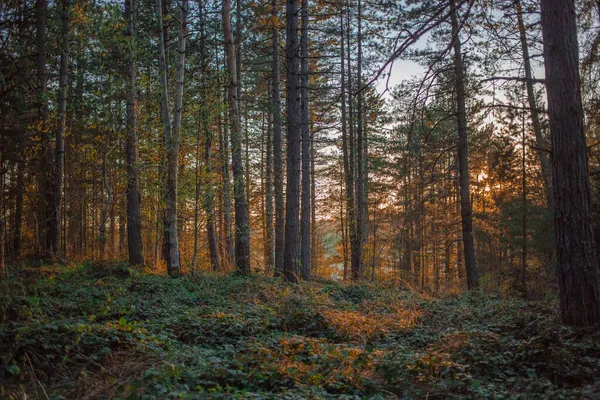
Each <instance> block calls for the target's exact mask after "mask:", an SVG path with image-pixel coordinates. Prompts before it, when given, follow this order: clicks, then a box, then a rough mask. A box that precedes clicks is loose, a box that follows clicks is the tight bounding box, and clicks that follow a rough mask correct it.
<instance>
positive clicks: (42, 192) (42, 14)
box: [35, 0, 54, 258]
mask: <svg viewBox="0 0 600 400" xmlns="http://www.w3.org/2000/svg"><path fill="white" fill-rule="evenodd" d="M35 11H36V50H37V77H38V116H39V129H38V131H39V137H40V156H39V163H40V165H39V171H38V190H39V202H40V203H39V204H40V206H39V207H38V213H37V220H38V228H39V229H38V241H39V244H40V246H39V247H40V248H39V250H40V256H41V257H42V258H44V257H48V255H49V252H50V248H49V246H48V245H49V243H48V237H49V229H48V228H49V223H50V218H51V216H52V212H53V211H52V210H53V203H54V198H53V197H54V196H53V187H52V186H53V182H52V174H51V172H52V171H51V170H50V171H48V169H49V168H50V169H51V168H52V167H51V166H52V165H53V162H52V155H51V151H50V132H49V126H48V125H49V124H48V113H49V112H48V99H47V91H48V88H47V86H48V76H47V73H46V20H47V15H46V13H47V5H46V0H36V7H35ZM50 255H51V254H50Z"/></svg>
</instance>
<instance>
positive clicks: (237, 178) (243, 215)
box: [223, 0, 250, 274]
mask: <svg viewBox="0 0 600 400" xmlns="http://www.w3.org/2000/svg"><path fill="white" fill-rule="evenodd" d="M223 33H224V37H225V52H226V54H227V57H226V59H227V71H228V73H229V91H228V98H229V117H230V122H231V158H232V160H231V164H232V165H231V166H232V169H233V200H234V203H235V264H236V269H237V271H238V273H240V274H249V273H250V232H249V218H248V205H247V203H246V195H245V193H244V192H245V185H244V165H243V160H242V140H241V134H242V132H241V126H240V125H241V118H240V107H239V103H238V100H239V99H238V91H237V86H238V82H237V69H236V67H237V66H236V49H235V43H234V41H233V33H232V30H231V1H230V0H224V1H223Z"/></svg>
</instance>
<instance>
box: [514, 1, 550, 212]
mask: <svg viewBox="0 0 600 400" xmlns="http://www.w3.org/2000/svg"><path fill="white" fill-rule="evenodd" d="M515 9H516V12H517V23H518V25H519V38H520V40H521V52H522V53H523V69H524V70H525V87H526V89H527V101H528V102H529V108H530V109H531V111H530V112H531V122H532V125H533V132H534V134H535V145H536V147H537V148H539V149H542V148H544V147H546V139H545V138H544V134H543V131H542V123H541V122H540V116H539V112H538V110H537V109H538V106H537V102H536V100H535V91H534V90H533V76H532V73H531V71H532V69H531V57H530V56H529V45H528V44H527V31H526V29H525V23H524V22H523V9H522V7H521V1H520V0H515ZM537 155H538V158H539V160H540V165H541V167H542V177H543V178H544V194H545V195H546V205H547V206H548V207H552V168H551V166H550V160H549V159H548V154H546V153H545V152H544V151H542V150H537Z"/></svg>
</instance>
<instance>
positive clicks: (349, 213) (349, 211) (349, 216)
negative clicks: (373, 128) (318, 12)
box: [340, 13, 356, 278]
mask: <svg viewBox="0 0 600 400" xmlns="http://www.w3.org/2000/svg"><path fill="white" fill-rule="evenodd" d="M344 33H345V32H344V13H341V14H340V61H341V62H340V68H341V72H340V74H341V95H342V96H341V103H342V154H343V163H344V179H345V181H346V226H347V230H348V235H346V240H348V241H349V246H348V245H346V249H348V247H349V248H350V272H351V273H350V275H351V277H352V258H353V256H352V254H353V252H354V244H355V237H356V230H355V218H354V179H353V177H352V175H353V173H352V168H351V160H353V158H352V157H351V153H352V147H351V141H350V140H349V138H348V127H347V125H348V124H347V116H346V91H347V88H346V72H345V65H346V55H345V54H346V48H345V43H344ZM347 258H348V257H346V259H344V263H345V264H344V271H345V272H344V278H347V276H346V275H347V273H346V272H347V271H346V270H347V268H346V267H347V264H348V263H347V261H348V260H347Z"/></svg>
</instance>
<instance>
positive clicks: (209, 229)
mask: <svg viewBox="0 0 600 400" xmlns="http://www.w3.org/2000/svg"><path fill="white" fill-rule="evenodd" d="M199 7H200V59H201V65H202V81H203V82H202V98H203V103H204V104H203V107H202V108H201V117H200V120H201V123H202V130H203V131H204V136H205V142H204V161H205V165H206V176H207V184H206V190H205V192H204V208H205V211H206V236H207V240H208V250H209V254H210V264H211V266H212V269H213V271H217V270H219V269H220V263H219V248H218V245H217V232H216V229H215V196H214V192H213V181H214V179H213V162H212V140H213V133H212V128H211V127H209V120H208V117H209V115H208V112H207V106H208V95H207V86H208V74H209V67H208V55H207V53H206V35H205V31H204V5H203V3H202V1H200V4H199ZM196 215H197V213H196ZM194 254H196V249H194Z"/></svg>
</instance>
